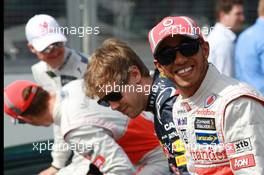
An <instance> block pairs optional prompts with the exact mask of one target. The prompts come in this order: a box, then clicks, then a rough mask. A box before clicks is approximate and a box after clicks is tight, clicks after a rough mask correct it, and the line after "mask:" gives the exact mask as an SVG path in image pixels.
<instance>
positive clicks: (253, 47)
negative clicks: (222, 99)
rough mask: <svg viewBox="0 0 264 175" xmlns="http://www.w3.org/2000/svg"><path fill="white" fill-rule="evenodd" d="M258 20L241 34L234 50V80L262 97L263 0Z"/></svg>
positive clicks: (263, 54)
mask: <svg viewBox="0 0 264 175" xmlns="http://www.w3.org/2000/svg"><path fill="white" fill-rule="evenodd" d="M258 16H259V17H258V19H257V20H256V22H255V24H254V25H252V26H251V27H249V28H248V29H246V30H245V31H244V32H242V33H241V34H240V36H239V38H238V40H237V45H236V50H235V78H237V79H238V80H241V81H244V82H246V83H248V84H250V85H252V86H254V87H255V88H256V89H258V90H259V91H260V92H261V93H262V95H264V0H260V1H259V5H258Z"/></svg>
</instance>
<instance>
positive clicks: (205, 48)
mask: <svg viewBox="0 0 264 175" xmlns="http://www.w3.org/2000/svg"><path fill="white" fill-rule="evenodd" d="M202 51H203V57H204V58H205V59H206V60H207V59H208V56H209V53H210V46H209V43H208V42H207V41H204V42H203V43H202Z"/></svg>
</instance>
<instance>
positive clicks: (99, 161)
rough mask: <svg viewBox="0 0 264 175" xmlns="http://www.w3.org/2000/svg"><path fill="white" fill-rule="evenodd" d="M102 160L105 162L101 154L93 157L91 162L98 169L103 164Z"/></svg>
mask: <svg viewBox="0 0 264 175" xmlns="http://www.w3.org/2000/svg"><path fill="white" fill-rule="evenodd" d="M104 162H105V158H104V157H103V156H101V155H99V156H97V157H96V158H95V160H94V161H93V164H94V165H95V166H96V167H97V168H99V169H100V168H101V166H103V164H104Z"/></svg>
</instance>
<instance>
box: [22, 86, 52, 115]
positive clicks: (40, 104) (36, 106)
mask: <svg viewBox="0 0 264 175" xmlns="http://www.w3.org/2000/svg"><path fill="white" fill-rule="evenodd" d="M31 88H32V87H28V88H26V89H25V90H24V91H23V98H24V99H25V100H26V99H27V98H29V95H30V92H31ZM49 98H50V95H49V93H48V92H47V91H46V90H44V89H42V88H41V87H38V89H37V92H36V95H35V96H34V98H33V100H32V102H31V104H30V106H29V107H28V108H27V109H26V110H25V111H24V112H23V113H22V114H21V116H27V115H30V116H41V115H43V114H44V113H45V112H46V111H47V110H48V102H49Z"/></svg>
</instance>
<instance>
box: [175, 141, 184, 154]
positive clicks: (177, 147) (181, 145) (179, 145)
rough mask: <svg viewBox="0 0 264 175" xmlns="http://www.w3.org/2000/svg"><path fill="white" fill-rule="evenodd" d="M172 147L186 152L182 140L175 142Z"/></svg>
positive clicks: (176, 150) (177, 150)
mask: <svg viewBox="0 0 264 175" xmlns="http://www.w3.org/2000/svg"><path fill="white" fill-rule="evenodd" d="M172 148H173V150H174V151H175V152H185V148H184V144H183V142H182V141H181V140H176V141H175V142H173V144H172Z"/></svg>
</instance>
